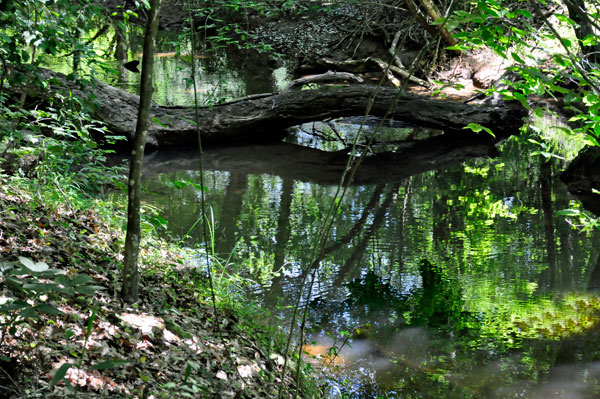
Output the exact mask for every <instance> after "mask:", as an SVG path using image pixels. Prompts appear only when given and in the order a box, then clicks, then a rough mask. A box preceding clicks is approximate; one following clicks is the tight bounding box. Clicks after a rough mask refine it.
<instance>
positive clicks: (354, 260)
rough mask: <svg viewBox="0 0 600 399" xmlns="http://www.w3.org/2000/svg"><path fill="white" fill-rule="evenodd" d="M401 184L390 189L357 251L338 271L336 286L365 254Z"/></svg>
mask: <svg viewBox="0 0 600 399" xmlns="http://www.w3.org/2000/svg"><path fill="white" fill-rule="evenodd" d="M399 185H400V184H399V183H396V184H394V185H393V186H392V187H391V188H390V189H389V190H388V193H387V196H386V198H385V200H384V201H383V202H382V203H381V206H380V207H379V209H377V212H376V213H375V216H374V217H373V222H372V223H371V225H370V226H369V228H368V229H367V230H366V231H365V232H364V234H363V236H362V238H361V240H360V242H359V243H358V244H357V245H355V251H354V252H353V253H352V255H350V259H348V260H347V261H346V263H345V264H344V266H343V267H342V268H340V270H339V271H338V275H337V277H336V278H335V281H334V282H333V286H334V287H335V286H339V285H340V284H341V283H342V281H344V279H345V278H346V275H347V274H348V272H349V271H350V270H351V269H352V267H353V266H355V265H356V263H357V262H358V260H360V258H361V257H362V255H363V254H364V252H365V249H366V247H367V243H368V242H369V239H370V238H371V237H372V236H373V234H374V233H375V230H377V229H378V228H379V226H380V225H381V222H383V218H384V216H385V214H386V213H387V210H388V208H389V206H390V204H391V203H392V200H393V199H394V197H395V196H394V194H393V193H394V191H396V190H397V189H398V186H399Z"/></svg>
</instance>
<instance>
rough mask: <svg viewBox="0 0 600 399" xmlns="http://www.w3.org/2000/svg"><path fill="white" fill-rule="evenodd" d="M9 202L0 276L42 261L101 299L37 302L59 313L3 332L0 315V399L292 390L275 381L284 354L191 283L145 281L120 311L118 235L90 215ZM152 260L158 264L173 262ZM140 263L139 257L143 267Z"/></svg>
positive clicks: (13, 198)
mask: <svg viewBox="0 0 600 399" xmlns="http://www.w3.org/2000/svg"><path fill="white" fill-rule="evenodd" d="M8 191H9V190H7V188H6V187H1V188H0V265H2V264H5V263H6V262H18V260H19V257H24V258H27V259H28V260H29V259H31V262H32V263H31V264H30V266H31V267H38V268H40V267H41V266H40V263H39V262H42V264H44V263H45V264H47V265H50V267H52V268H54V269H61V270H63V271H65V272H66V274H67V275H74V276H79V275H87V276H90V277H92V279H91V280H93V281H92V283H93V284H94V286H96V287H102V288H103V289H102V290H99V291H96V292H95V293H94V294H93V295H85V294H81V295H72V296H66V295H65V296H54V297H52V298H50V297H46V296H45V295H42V296H40V297H39V300H40V301H44V300H45V301H46V305H48V306H49V307H55V308H56V309H58V311H60V312H57V313H59V314H54V315H51V314H43V313H41V314H39V315H38V317H36V318H31V319H24V320H23V321H22V322H21V323H20V324H18V325H16V326H13V327H14V328H12V329H11V331H9V329H8V328H7V327H6V325H7V315H6V314H0V328H1V330H0V334H1V336H0V344H1V346H0V397H2V398H7V399H10V398H59V397H65V396H68V395H69V394H72V393H73V392H74V391H76V392H77V396H78V397H91V398H95V397H110V398H144V399H152V398H180V397H192V398H227V397H230V398H271V397H276V396H277V394H278V389H279V387H280V386H282V385H283V386H285V387H287V391H289V392H293V391H294V389H293V387H294V386H295V381H294V379H293V378H292V377H291V376H292V375H293V372H291V371H288V373H286V375H287V376H288V377H287V378H286V381H284V382H282V381H281V380H280V376H281V374H282V373H281V371H282V362H279V361H278V359H282V355H281V354H280V353H279V352H278V351H277V350H276V349H275V348H272V347H265V344H264V343H263V344H261V343H260V342H258V340H256V339H253V338H252V336H250V334H248V333H247V332H245V331H246V330H247V329H244V326H241V325H240V324H241V323H242V322H240V321H239V320H238V318H237V317H236V316H235V314H234V312H232V311H227V310H223V309H217V314H215V313H214V309H213V308H212V307H211V306H208V305H207V304H208V303H210V301H209V300H208V298H206V297H202V296H199V295H198V293H197V291H195V290H194V284H192V283H190V284H181V281H182V279H181V278H180V279H168V278H165V277H164V276H161V275H160V274H157V273H142V279H141V283H140V284H141V298H140V301H139V302H138V303H137V304H136V305H134V306H127V305H124V304H123V303H122V302H121V301H120V300H119V298H118V289H119V287H118V281H119V278H120V268H119V266H118V264H119V260H120V257H121V255H120V253H121V245H120V242H121V241H120V239H121V238H120V233H118V232H115V231H111V230H110V229H109V228H108V227H107V226H106V225H105V224H104V223H103V222H102V220H100V219H99V218H98V217H97V216H96V215H95V214H94V212H93V211H90V210H88V211H74V210H71V209H59V210H51V209H49V208H47V207H45V206H44V205H41V204H39V202H36V201H34V200H32V198H31V197H30V196H28V195H26V194H24V193H15V192H10V193H9V192H8ZM159 251H160V253H161V254H162V259H160V262H162V263H165V264H167V263H181V260H180V259H178V256H177V255H173V254H170V253H169V252H168V251H166V250H163V249H159ZM147 258H149V257H148V256H144V254H141V257H140V265H141V266H142V267H143V264H144V263H145V262H150V261H149V260H148V259H147ZM25 262H26V263H27V262H28V261H25ZM152 262H156V251H154V253H153V255H152ZM32 265H33V266H32ZM36 265H37V266H36ZM6 283H7V280H6V279H5V278H3V277H2V275H1V274H0V300H1V299H2V298H5V299H6V300H7V299H8V297H9V296H10V295H11V291H10V290H9V287H8V286H7V284H6ZM60 287H62V286H60ZM25 299H26V298H25ZM1 303H2V302H1V301H0V304H1ZM261 345H262V346H261ZM53 383H55V384H53ZM291 395H292V394H291V393H289V394H285V395H284V397H291Z"/></svg>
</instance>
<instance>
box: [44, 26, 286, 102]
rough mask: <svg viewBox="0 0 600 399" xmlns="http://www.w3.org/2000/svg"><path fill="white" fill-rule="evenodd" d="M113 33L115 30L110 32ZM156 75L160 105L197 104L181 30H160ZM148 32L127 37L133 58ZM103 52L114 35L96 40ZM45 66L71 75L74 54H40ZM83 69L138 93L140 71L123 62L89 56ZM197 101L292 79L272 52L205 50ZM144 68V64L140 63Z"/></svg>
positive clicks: (264, 89) (267, 88)
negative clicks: (274, 62) (274, 63)
mask: <svg viewBox="0 0 600 399" xmlns="http://www.w3.org/2000/svg"><path fill="white" fill-rule="evenodd" d="M112 36H114V31H113V30H112V29H111V30H110V33H109V34H108V35H107V37H112ZM157 41H158V43H157V51H156V53H155V54H154V57H155V62H154V69H153V75H152V82H153V86H154V92H153V94H152V99H153V101H154V102H155V103H157V104H159V105H166V106H190V105H193V104H194V89H193V84H192V80H191V70H192V66H191V61H192V57H191V55H190V54H191V51H190V50H189V48H188V49H185V48H184V49H178V48H177V47H176V43H177V42H178V41H179V39H178V37H177V34H175V33H173V32H160V34H159V37H158V39H157ZM142 43H143V32H142V31H139V32H137V31H133V32H132V33H131V37H130V40H129V41H128V51H127V57H128V60H140V61H141V59H142V56H143V54H142ZM96 46H97V50H96V52H97V53H98V54H107V53H108V52H109V51H108V50H109V48H110V46H111V42H110V40H108V39H107V38H106V37H103V38H101V39H100V40H99V41H98V43H96ZM38 58H39V60H40V62H41V65H42V66H44V67H47V68H50V69H53V70H55V71H57V72H61V73H64V74H66V75H68V74H70V73H71V72H72V61H71V57H49V56H47V55H44V54H43V55H40V56H39V57H38ZM83 61H84V63H83V65H82V73H84V74H88V73H92V71H93V74H94V76H95V77H97V78H99V79H101V80H102V81H104V82H105V83H108V84H111V85H113V86H116V87H119V88H121V89H123V90H127V91H129V92H130V93H135V94H138V92H139V83H140V75H141V74H140V73H135V72H131V71H128V70H126V69H124V68H123V67H122V63H123V61H118V60H113V59H106V60H102V61H100V60H98V59H95V60H92V62H91V64H88V63H86V62H89V61H90V60H89V59H84V60H83ZM193 61H194V63H195V68H196V76H195V79H196V85H197V94H198V101H199V103H200V104H201V105H211V104H215V103H218V102H223V101H229V100H233V99H236V98H240V97H243V96H245V95H249V94H257V93H270V92H276V91H279V90H281V89H282V88H283V87H285V85H287V84H288V83H289V81H290V78H289V74H288V71H287V70H286V68H285V67H281V68H277V69H275V68H274V67H272V66H270V65H271V62H270V61H272V60H271V59H270V58H269V56H268V55H265V54H259V53H258V52H256V51H252V50H248V51H242V50H235V49H221V50H219V51H216V52H214V51H211V52H204V53H201V54H197V55H196V56H195V57H194V60H193ZM139 68H140V70H141V65H140V67H139Z"/></svg>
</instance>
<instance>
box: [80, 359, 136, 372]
mask: <svg viewBox="0 0 600 399" xmlns="http://www.w3.org/2000/svg"><path fill="white" fill-rule="evenodd" d="M128 363H131V360H107V361H104V362H100V363H97V364H94V365H93V366H92V367H90V370H106V369H112V368H115V367H121V366H123V365H125V364H128Z"/></svg>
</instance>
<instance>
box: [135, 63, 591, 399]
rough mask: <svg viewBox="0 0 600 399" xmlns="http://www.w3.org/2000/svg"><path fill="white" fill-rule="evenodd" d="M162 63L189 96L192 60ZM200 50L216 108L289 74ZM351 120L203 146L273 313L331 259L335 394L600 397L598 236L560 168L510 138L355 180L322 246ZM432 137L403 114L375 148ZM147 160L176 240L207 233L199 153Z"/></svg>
mask: <svg viewBox="0 0 600 399" xmlns="http://www.w3.org/2000/svg"><path fill="white" fill-rule="evenodd" d="M159 59H160V61H159V62H158V63H157V65H156V67H157V70H156V71H155V75H156V80H155V81H157V82H159V83H157V85H158V86H157V92H156V94H155V101H157V102H159V103H162V104H165V105H182V104H189V103H191V98H192V96H193V93H192V94H190V92H189V85H188V84H186V83H185V79H186V76H189V70H188V69H186V68H188V67H187V66H186V65H187V64H186V63H185V62H183V61H181V60H180V59H178V58H177V57H172V56H170V55H169V56H164V55H161V56H160V57H159ZM197 62H199V74H201V75H200V76H199V78H200V79H201V80H202V82H203V83H202V85H201V86H200V91H201V92H204V93H208V95H207V96H205V97H203V98H202V101H203V102H205V103H209V102H211V101H212V100H211V99H213V98H233V97H238V96H240V95H244V94H246V93H248V94H250V93H252V92H263V91H272V90H273V89H274V88H276V87H277V86H280V85H282V84H283V83H281V82H283V80H282V81H279V79H280V78H278V77H277V76H279V75H278V73H277V72H275V70H274V69H271V70H267V72H264V76H267V78H266V79H263V80H262V83H260V82H259V83H257V81H258V80H257V79H256V76H259V75H257V74H256V73H254V72H247V70H246V72H244V68H247V65H249V64H245V63H243V62H242V63H241V64H240V63H237V64H236V63H233V64H232V63H229V61H227V60H225V61H224V60H223V59H221V61H219V60H218V59H216V60H215V59H213V60H212V61H211V62H213V63H218V62H225V65H226V67H225V68H217V70H221V71H223V70H225V72H219V73H217V72H214V71H213V72H211V68H212V67H211V64H210V63H207V62H205V61H203V59H202V58H199V59H197ZM235 65H237V67H236V66H235ZM213 66H214V65H213ZM280 73H282V72H281V71H280ZM202 74H206V76H204V75H202ZM261 76H263V75H261ZM133 79H134V80H135V76H134V77H133ZM281 79H283V78H281ZM128 82H129V83H128V84H133V85H135V82H130V81H128ZM160 82H163V83H160ZM164 82H169V83H168V84H167V83H164ZM177 82H179V83H177ZM182 82H183V83H182ZM219 82H227V84H226V85H225V87H226V89H225V91H220V92H216V91H215V90H216V89H215V88H216V87H221V86H222V85H221V84H220V83H219ZM278 82H279V83H278ZM252 85H254V86H252ZM215 93H217V94H215ZM353 129H354V130H353ZM355 129H356V122H355V121H351V120H350V121H348V120H346V121H337V122H336V123H335V124H334V125H329V124H323V123H321V124H315V125H312V124H311V125H306V126H304V127H303V128H301V129H296V130H295V135H293V136H292V137H291V138H290V139H288V143H287V144H273V145H268V146H247V147H235V148H214V149H208V150H207V151H206V153H205V156H204V165H205V169H206V170H205V177H204V179H205V186H206V188H207V191H206V197H207V203H208V206H209V209H210V211H211V212H212V214H213V215H214V223H215V226H214V227H215V243H216V251H217V252H218V253H219V254H220V255H222V256H223V257H228V258H229V259H230V264H231V267H232V268H233V269H234V270H237V271H240V270H243V271H245V273H246V274H247V276H248V277H251V278H252V279H253V280H254V281H256V283H255V284H254V285H252V286H251V288H249V289H250V290H251V293H252V294H253V295H255V296H256V297H257V299H258V300H260V301H261V302H262V303H264V304H265V305H266V306H267V307H268V308H269V309H270V310H271V311H272V313H273V315H274V319H273V323H274V324H275V325H289V312H288V311H286V310H285V309H286V306H288V305H294V304H295V299H296V298H297V296H298V292H299V287H300V285H301V283H302V280H303V279H304V277H305V275H306V273H307V270H308V265H310V264H312V262H313V261H314V257H315V253H317V254H320V256H318V259H319V267H318V269H316V272H314V273H310V274H308V275H307V280H308V282H309V283H311V282H312V290H311V293H310V296H309V297H308V299H307V298H303V299H302V304H303V306H307V309H308V319H307V323H308V326H309V329H308V331H309V332H308V333H307V339H306V341H307V343H308V344H307V345H306V346H305V351H306V352H307V359H311V358H312V357H314V359H313V360H311V361H313V362H314V364H315V367H322V368H324V369H325V370H326V373H324V378H328V379H329V380H330V381H331V384H330V388H329V392H330V395H331V397H347V398H461V399H463V398H546V397H553V398H573V399H578V398H596V397H600V383H599V380H600V327H599V325H598V320H599V319H598V316H599V313H598V312H599V311H600V299H599V297H598V296H597V295H596V293H595V291H593V290H591V288H593V287H594V286H598V285H597V281H595V278H594V276H598V275H600V262H598V258H599V256H600V253H599V249H600V245H599V244H600V236H599V234H598V232H596V231H593V232H587V233H586V232H582V231H580V230H578V229H574V228H573V227H572V226H571V225H570V224H569V223H568V222H567V221H566V220H565V217H563V216H560V215H557V213H556V211H558V210H561V209H566V208H577V207H580V205H579V202H578V201H577V200H576V199H574V198H572V197H571V196H570V195H569V194H568V193H567V192H566V190H565V187H564V185H563V184H562V183H561V182H560V180H559V179H558V178H557V174H558V170H559V166H558V165H555V164H552V163H550V162H546V161H544V160H542V159H540V158H538V157H535V156H530V148H527V147H526V146H525V145H523V144H520V143H518V142H516V141H509V142H507V143H505V144H504V145H503V146H502V148H501V150H502V151H501V154H500V155H499V156H498V157H497V158H493V159H488V158H480V159H471V160H468V161H466V162H457V163H456V164H454V165H453V166H444V167H440V168H436V167H433V166H432V167H431V168H433V170H427V169H431V168H424V169H423V170H426V171H424V172H421V173H417V174H412V175H410V174H407V173H401V171H399V172H398V173H396V172H394V173H389V170H384V169H381V173H377V171H375V173H371V174H370V175H369V176H371V177H370V178H369V179H365V180H363V181H361V182H360V184H355V185H352V186H350V188H349V189H348V191H347V193H346V195H345V197H344V198H343V199H342V200H341V202H340V208H339V211H338V212H336V217H335V221H334V223H333V225H332V228H331V231H330V232H329V233H328V234H327V242H326V244H325V245H324V249H322V250H321V251H317V252H315V251H316V249H315V242H316V241H317V240H316V237H317V236H318V232H319V230H320V229H321V228H322V226H323V225H324V223H325V216H326V215H327V211H328V207H329V206H330V205H331V204H332V202H334V201H335V195H336V191H337V187H336V184H337V181H338V180H339V174H340V172H339V168H338V169H336V168H334V167H332V164H333V162H332V159H335V160H339V159H338V158H339V157H336V158H327V156H325V157H323V156H322V153H321V152H320V150H327V151H331V152H329V153H328V154H332V153H334V152H335V151H339V150H340V149H342V148H343V147H344V145H340V142H342V141H344V140H345V141H350V140H351V138H352V135H353V134H354V133H353V132H354V131H355ZM340 134H341V136H343V140H339V137H337V136H338V135H340ZM437 134H439V132H422V131H416V130H414V129H412V127H407V126H404V125H402V124H394V125H393V126H386V127H385V129H384V131H383V133H380V136H379V138H386V137H387V138H389V137H392V138H393V140H391V143H392V144H389V143H387V144H386V143H384V144H383V145H382V146H380V147H379V148H380V149H381V151H392V150H398V149H399V148H401V147H402V144H401V143H400V144H399V143H398V142H397V141H396V139H398V138H399V137H405V136H407V135H412V136H419V135H423V136H432V135H433V136H435V135H437ZM334 136H336V137H337V138H338V139H337V140H331V138H332V137H334ZM383 141H385V140H383ZM380 142H381V140H380ZM296 144H300V145H302V146H304V147H302V148H303V149H302V150H300V149H298V148H297V147H295V145H296ZM306 147H312V149H307V148H306ZM375 151H378V149H377V148H375ZM338 155H339V154H338ZM342 155H343V153H342ZM342 158H343V157H342ZM328 159H329V161H327V160H328ZM433 161H435V160H434V159H432V160H431V163H432V164H433V163H434V162H433ZM341 164H342V165H343V163H341ZM145 165H146V172H145V182H144V202H145V203H147V204H150V205H153V206H156V207H158V208H159V209H161V210H162V212H163V213H162V216H163V217H164V218H165V219H166V220H167V221H168V226H169V227H168V228H169V234H170V235H172V236H174V237H176V238H178V239H179V238H182V239H183V240H184V242H186V243H187V244H189V245H191V246H193V245H197V244H199V243H202V242H203V241H204V239H203V237H202V234H201V229H198V228H194V225H195V222H196V221H197V220H198V218H200V216H201V215H200V213H201V212H200V209H201V205H200V191H199V190H198V189H197V188H195V187H194V186H193V185H189V184H185V182H193V183H199V181H200V177H199V172H198V170H197V165H198V162H197V158H196V154H195V153H194V152H191V153H185V152H174V153H170V154H169V153H162V154H153V155H150V156H148V157H147V160H146V163H145ZM337 166H339V165H337ZM279 318H280V319H282V320H284V322H282V321H279ZM332 347H335V348H338V349H337V352H338V356H337V357H335V358H334V359H331V358H328V356H327V353H328V351H329V349H330V348H332Z"/></svg>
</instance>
